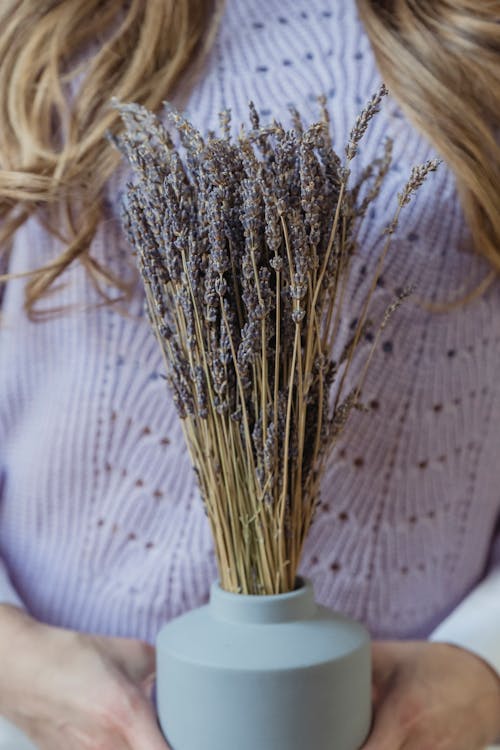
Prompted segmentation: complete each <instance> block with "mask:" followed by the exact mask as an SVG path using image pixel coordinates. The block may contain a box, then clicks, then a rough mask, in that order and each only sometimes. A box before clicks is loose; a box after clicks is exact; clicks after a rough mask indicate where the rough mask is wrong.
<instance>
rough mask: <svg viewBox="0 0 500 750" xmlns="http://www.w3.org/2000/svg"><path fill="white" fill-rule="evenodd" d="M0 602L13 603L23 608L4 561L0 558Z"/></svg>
mask: <svg viewBox="0 0 500 750" xmlns="http://www.w3.org/2000/svg"><path fill="white" fill-rule="evenodd" d="M0 604H13V605H14V606H16V607H21V609H25V607H24V604H23V603H22V601H21V599H20V597H19V595H18V593H17V591H16V590H15V588H14V586H13V585H12V582H11V580H10V577H9V573H8V570H7V568H6V566H5V563H4V562H3V560H2V559H1V558H0Z"/></svg>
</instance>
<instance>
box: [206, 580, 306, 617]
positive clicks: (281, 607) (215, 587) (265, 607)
mask: <svg viewBox="0 0 500 750" xmlns="http://www.w3.org/2000/svg"><path fill="white" fill-rule="evenodd" d="M315 612H316V603H315V601H314V591H313V586H312V583H311V581H310V580H309V579H307V578H301V577H298V578H297V588H296V589H295V590H294V591H289V592H287V593H286V594H273V595H270V596H269V595H267V596H265V595H264V596H260V595H253V594H233V593H231V592H229V591H224V590H223V589H222V588H220V585H219V582H218V581H216V582H214V583H213V584H212V587H211V590H210V614H211V615H212V617H215V618H216V619H218V620H228V621H230V622H241V623H249V624H251V623H256V624H257V623H260V624H265V623H273V622H292V621H294V620H303V619H308V618H309V617H312V616H313V615H314V613H315Z"/></svg>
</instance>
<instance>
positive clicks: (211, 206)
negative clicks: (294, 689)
mask: <svg viewBox="0 0 500 750" xmlns="http://www.w3.org/2000/svg"><path fill="white" fill-rule="evenodd" d="M386 93H387V90H386V89H385V87H382V88H381V89H380V90H379V91H378V92H377V93H376V95H375V96H374V97H373V98H372V99H371V100H370V101H369V103H368V104H367V106H366V107H365V109H364V110H363V111H362V113H361V114H360V116H359V118H358V120H357V122H356V123H355V126H354V128H353V129H352V132H351V135H350V139H349V142H348V144H347V146H346V150H345V159H344V160H342V159H341V158H340V157H339V156H338V154H337V153H336V152H335V150H334V148H333V145H332V140H331V136H330V117H329V113H328V111H327V108H326V104H325V99H324V97H320V98H319V105H320V109H321V119H320V120H319V121H318V122H315V123H313V124H312V125H310V126H309V127H305V126H304V124H303V122H302V120H301V117H300V115H299V113H298V112H297V111H296V110H294V109H292V115H293V128H292V129H290V130H285V129H284V128H283V126H282V125H281V124H280V123H279V122H276V121H273V123H272V124H270V125H261V123H260V121H259V116H258V114H257V111H256V109H255V107H254V105H253V104H252V103H250V105H249V109H250V125H251V127H250V128H249V129H248V130H246V129H245V127H244V126H241V130H240V133H239V135H238V137H237V138H236V139H235V140H233V139H232V138H231V134H230V113H229V112H228V111H225V112H222V113H221V114H220V122H221V133H220V134H219V135H216V134H215V133H214V132H209V134H208V136H207V137H205V138H204V137H202V135H201V133H200V132H198V130H197V129H196V128H195V127H193V125H192V124H190V123H189V122H188V120H187V119H185V118H184V117H183V116H182V115H181V114H180V113H179V112H178V111H176V110H175V108H173V107H172V106H170V105H169V104H168V103H165V104H164V106H165V116H166V120H167V122H168V124H169V125H170V126H171V128H169V129H167V128H166V127H165V126H164V125H163V124H162V122H161V121H160V120H159V119H158V118H157V117H156V116H155V115H153V114H152V113H151V112H149V111H148V110H147V109H145V108H143V107H141V106H139V105H136V104H120V103H119V102H117V101H116V100H114V101H113V106H115V107H117V108H118V110H119V111H120V114H121V117H122V120H123V123H124V125H125V131H124V133H123V134H122V135H120V136H118V137H116V136H111V135H110V136H109V137H110V139H111V140H112V142H113V143H114V144H115V146H116V147H117V148H118V149H119V150H120V151H121V152H122V153H123V154H124V156H125V157H126V158H127V159H128V161H129V163H130V165H131V166H132V168H133V172H134V174H135V176H136V178H137V179H136V181H135V183H133V184H132V183H130V184H128V186H127V188H128V189H127V201H126V203H125V204H124V207H123V222H124V226H125V228H126V232H127V235H128V237H129V239H130V241H131V244H132V246H133V248H134V252H135V254H136V260H137V262H138V266H139V269H140V272H141V275H142V279H143V282H144V286H145V291H146V302H147V309H148V315H149V319H150V322H151V325H152V327H153V329H154V332H155V334H156V337H157V339H158V342H159V345H160V347H161V350H162V352H163V354H164V359H165V367H166V377H167V380H168V385H169V387H170V390H171V393H172V396H173V399H174V401H175V404H176V407H177V410H178V413H179V416H180V418H181V420H182V423H183V428H184V434H185V438H186V443H187V446H188V448H189V451H190V455H191V459H192V463H193V466H194V470H195V473H196V476H197V479H198V482H199V486H200V490H201V495H202V498H203V501H204V505H205V510H206V513H207V515H208V518H209V522H210V524H211V530H212V532H213V538H214V542H215V550H216V557H217V563H218V572H219V580H220V583H221V586H222V587H223V588H224V589H226V590H227V591H231V592H236V593H244V594H277V593H282V592H286V591H290V590H293V588H294V584H295V579H296V572H297V568H298V565H299V561H300V556H301V550H302V547H303V544H304V540H305V538H306V535H307V533H308V530H309V528H310V525H311V522H312V520H313V517H314V514H315V509H316V507H317V505H318V502H319V494H320V481H321V477H322V473H323V469H324V466H325V459H326V458H327V456H328V455H329V454H330V452H331V449H332V445H333V444H334V442H335V440H336V439H337V437H338V435H339V433H340V432H341V430H342V428H343V427H344V425H345V423H346V420H347V418H348V416H349V414H350V412H351V411H352V410H353V409H365V408H366V407H364V406H363V404H362V402H361V391H362V386H363V380H364V376H365V375H366V369H367V367H368V365H369V361H370V358H371V356H372V354H373V351H374V349H375V347H376V345H377V342H378V337H379V335H380V332H381V330H383V328H384V327H385V326H386V324H387V322H388V320H389V317H390V316H391V314H392V313H393V312H394V310H395V309H396V308H397V307H398V306H399V304H400V303H401V302H402V300H403V299H404V298H405V297H406V296H407V295H408V293H409V291H410V290H403V291H402V292H401V294H400V295H399V296H398V297H397V298H395V299H394V301H393V303H392V304H391V305H390V306H389V307H388V308H387V310H386V312H385V315H384V316H383V319H382V320H381V321H380V323H379V325H378V332H377V335H376V336H375V337H374V340H373V344H372V347H371V350H370V352H369V355H368V357H367V360H366V363H365V365H364V367H363V370H362V373H363V375H362V377H361V380H360V381H359V382H358V383H357V385H356V386H355V387H354V388H351V389H350V390H349V392H348V393H345V384H346V379H347V373H348V371H349V368H350V365H351V363H352V359H353V354H354V352H355V350H356V347H357V345H358V342H359V341H360V339H361V337H362V335H363V333H364V331H365V330H366V326H367V324H368V322H369V321H368V318H367V313H368V307H369V301H370V297H371V295H372V292H373V290H374V288H375V284H376V281H377V278H378V276H379V275H380V272H381V269H382V264H383V261H384V258H385V255H386V253H387V251H388V248H389V245H390V242H391V238H392V235H393V234H394V232H395V230H396V228H397V225H398V218H399V213H400V211H401V208H402V207H403V206H404V205H405V204H407V203H408V202H409V201H410V198H411V196H412V194H413V193H414V192H415V191H416V190H417V188H418V187H419V186H420V185H421V184H422V182H423V181H424V179H425V177H426V175H427V174H428V173H429V172H430V171H432V170H434V169H435V168H436V166H437V162H435V161H430V162H427V163H426V164H424V165H422V166H420V167H416V168H414V170H413V172H412V174H411V177H410V179H409V181H408V183H407V184H406V186H405V187H404V188H403V190H402V192H401V193H400V194H399V202H398V206H397V210H396V213H395V216H394V219H393V221H392V223H391V224H390V225H389V226H388V227H386V229H385V234H386V237H385V242H384V243H383V248H382V250H381V253H380V256H379V259H378V263H377V267H376V273H375V275H374V278H373V282H372V284H371V288H370V290H369V292H368V294H367V296H366V299H365V300H364V303H363V307H362V310H361V311H360V314H359V316H358V323H357V327H356V329H355V331H354V332H353V335H352V338H351V339H350V340H349V341H348V343H347V345H346V346H345V348H344V351H343V353H342V355H341V357H340V358H339V359H338V361H333V359H332V354H331V353H332V345H333V341H334V340H335V337H336V335H337V333H338V330H339V325H340V321H341V313H342V307H343V302H344V300H345V290H346V281H347V279H348V274H349V268H350V259H351V257H352V256H353V254H354V253H355V252H356V247H357V238H358V233H359V227H360V224H361V222H362V221H363V218H364V217H365V216H366V213H367V209H368V207H369V206H370V204H371V203H372V201H374V200H375V199H376V197H377V195H378V193H379V191H380V187H381V185H382V183H383V180H384V178H385V176H386V174H387V172H388V169H389V167H390V164H391V152H392V143H391V141H390V140H389V139H388V140H387V141H386V145H385V152H384V153H383V154H382V155H381V156H380V158H378V159H377V160H375V161H374V162H373V163H372V164H369V165H368V166H367V167H366V168H365V169H364V170H363V172H362V173H361V175H360V177H359V178H358V179H357V181H356V182H355V184H353V185H351V184H350V179H349V178H350V175H351V169H350V164H351V162H352V160H353V159H354V158H355V156H356V154H357V152H358V148H359V144H360V141H361V139H362V137H363V135H364V134H365V132H366V130H367V127H368V124H369V122H370V120H371V119H372V117H373V116H374V115H375V114H376V112H377V111H378V110H379V107H380V103H381V100H382V97H383V96H385V95H386ZM334 384H335V389H334ZM334 390H335V396H334V397H333V393H334Z"/></svg>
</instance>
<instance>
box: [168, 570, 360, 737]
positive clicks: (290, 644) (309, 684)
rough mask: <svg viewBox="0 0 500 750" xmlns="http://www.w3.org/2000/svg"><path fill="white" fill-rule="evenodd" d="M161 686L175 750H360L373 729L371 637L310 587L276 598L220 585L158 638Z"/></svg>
mask: <svg viewBox="0 0 500 750" xmlns="http://www.w3.org/2000/svg"><path fill="white" fill-rule="evenodd" d="M157 680H158V682H157V708H158V718H159V722H160V726H161V728H162V731H163V733H164V735H165V738H166V740H167V741H168V743H169V745H170V747H171V748H172V750H359V748H360V747H361V745H362V744H363V742H364V740H365V738H366V736H367V735H368V732H369V729H370V723H371V658H370V638H369V634H368V632H367V630H366V629H365V628H364V627H363V626H362V625H360V624H359V623H357V622H355V621H353V620H350V619H348V618H346V617H344V616H343V615H341V614H339V613H336V612H333V611H331V610H330V609H327V608H325V607H323V606H320V605H318V604H316V602H315V598H314V591H313V586H312V583H311V581H310V580H309V579H307V578H297V581H296V587H295V589H294V591H292V592H289V593H286V594H277V595H273V596H253V595H245V594H232V593H228V592H227V591H224V590H223V589H222V588H221V587H220V586H219V583H218V582H215V583H213V584H212V587H211V592H210V601H209V603H208V604H207V605H205V606H203V607H200V608H198V609H195V610H192V611H191V612H188V613H187V614H184V615H182V616H180V617H178V618H176V619H174V620H172V621H170V622H169V623H167V625H165V626H164V627H163V629H162V630H161V631H160V633H159V636H158V640H157Z"/></svg>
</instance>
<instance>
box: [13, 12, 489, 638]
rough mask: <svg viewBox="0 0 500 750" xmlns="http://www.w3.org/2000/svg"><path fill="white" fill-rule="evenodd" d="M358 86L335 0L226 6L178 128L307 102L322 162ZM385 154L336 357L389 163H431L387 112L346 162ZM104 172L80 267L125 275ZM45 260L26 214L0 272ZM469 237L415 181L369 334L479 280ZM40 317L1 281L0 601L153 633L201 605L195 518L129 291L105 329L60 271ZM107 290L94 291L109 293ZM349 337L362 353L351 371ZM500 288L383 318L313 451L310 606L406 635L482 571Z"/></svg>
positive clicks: (380, 213) (198, 511)
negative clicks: (362, 407)
mask: <svg viewBox="0 0 500 750" xmlns="http://www.w3.org/2000/svg"><path fill="white" fill-rule="evenodd" d="M379 82H380V78H379V74H378V72H377V70H376V67H375V63H374V58H373V54H372V52H371V50H370V46H369V42H368V38H367V36H366V34H365V32H364V31H363V29H362V26H361V25H360V22H359V20H358V19H357V16H356V10H355V4H354V0H346V1H345V2H335V3H334V2H330V3H329V2H325V1H324V0H279V2H278V0H252V2H246V0H229V3H228V9H227V11H226V14H225V17H224V19H223V23H222V26H221V29H220V31H219V34H218V38H217V42H216V45H215V47H214V49H213V51H212V53H211V56H210V58H209V61H208V63H207V66H206V71H205V74H204V77H203V79H202V80H201V81H200V83H199V84H198V85H197V87H196V89H195V90H194V92H193V94H192V96H191V98H190V101H189V104H188V114H189V116H190V117H191V118H192V119H193V120H194V122H195V123H196V124H197V125H198V127H200V128H201V129H202V130H206V129H208V128H214V127H216V125H217V112H218V111H219V110H220V109H223V108H225V107H231V109H232V112H233V118H234V127H235V129H236V127H237V125H238V124H239V122H240V121H242V120H244V119H246V104H247V101H248V99H250V98H251V99H253V100H254V101H255V103H256V106H257V108H258V110H259V111H260V113H261V115H262V118H263V120H266V119H268V118H271V117H272V116H276V117H277V118H278V119H281V120H282V121H283V122H284V123H285V124H287V123H289V122H290V116H289V114H288V110H287V104H288V103H289V102H292V103H294V104H295V105H296V106H297V108H298V109H299V110H300V111H302V112H303V113H304V115H305V117H306V119H308V120H309V121H310V120H312V119H313V118H315V117H316V115H317V109H316V104H315V98H316V96H317V94H319V93H321V92H324V93H325V94H326V95H327V97H328V104H329V107H330V109H331V111H332V113H333V115H334V131H335V142H336V145H337V147H338V148H339V149H340V148H341V146H342V144H343V143H344V142H345V140H346V138H347V135H348V132H349V128H350V126H351V124H352V123H353V121H354V119H355V117H356V115H357V113H358V111H359V109H360V107H361V106H362V104H363V103H364V102H365V100H366V99H368V98H369V96H370V95H371V94H372V93H373V92H374V91H375V90H376V88H377V86H378V84H379ZM387 134H389V135H391V136H392V137H393V138H394V140H395V164H394V166H393V168H392V170H391V172H390V175H389V178H388V181H387V184H386V187H385V189H384V191H383V193H382V195H381V197H380V199H379V200H378V203H377V205H376V207H375V208H374V209H373V210H372V212H371V214H370V219H369V222H368V223H367V226H366V227H365V230H364V232H363V236H362V246H361V247H362V249H361V250H360V253H359V255H358V256H357V257H356V258H355V259H354V264H353V273H352V277H351V283H350V289H349V295H348V299H349V305H348V309H347V311H346V316H345V318H344V320H343V326H342V330H341V337H340V340H339V342H338V346H339V348H340V347H341V346H342V343H343V341H345V339H346V337H347V336H349V332H350V329H351V326H353V325H355V318H356V316H357V315H358V314H359V309H360V302H361V300H362V299H363V295H364V294H365V292H366V289H367V285H368V284H369V283H370V278H371V275H372V273H373V269H374V263H375V258H376V251H377V249H379V247H380V232H381V229H382V228H383V226H384V225H385V223H386V222H387V221H388V220H389V219H390V218H391V217H392V214H393V211H394V208H395V203H396V196H397V192H398V191H399V190H400V189H401V186H402V185H403V183H404V181H405V179H406V177H407V175H408V173H409V171H410V168H411V166H412V165H413V164H415V163H417V162H421V161H424V160H425V159H426V158H429V157H430V156H433V155H434V154H433V151H432V149H431V147H430V146H429V144H428V143H426V141H425V140H424V139H423V138H422V137H420V136H419V135H418V134H417V133H416V131H415V130H414V129H413V128H412V126H411V125H410V124H409V123H408V122H407V121H406V120H405V119H404V118H403V117H402V115H401V112H400V111H399V109H398V107H397V105H396V103H395V102H394V100H392V99H390V98H389V99H387V100H386V103H385V105H384V109H383V112H382V113H381V114H380V116H379V117H378V118H376V120H375V121H374V122H373V127H372V128H371V129H370V131H369V133H368V135H367V138H366V141H365V146H364V148H363V151H362V153H361V154H360V156H359V157H357V161H358V167H357V168H358V169H359V168H360V166H361V165H362V164H363V163H366V161H367V160H371V159H372V158H373V157H374V155H375V154H376V153H377V152H378V151H380V149H381V148H382V147H383V142H384V138H385V136H386V135H387ZM124 177H125V175H124V170H122V172H121V173H118V174H117V175H116V178H114V179H113V181H112V182H111V183H110V186H109V201H108V202H107V206H106V209H107V219H106V221H105V222H104V223H103V225H102V226H101V228H100V230H99V234H98V236H97V237H96V239H95V241H94V244H93V247H92V253H93V255H94V256H95V257H96V258H98V259H100V260H102V261H103V262H105V263H106V264H108V265H110V266H111V267H112V268H114V269H115V270H116V271H117V272H119V273H121V274H126V275H127V276H130V275H134V274H136V272H135V269H134V268H133V266H132V265H131V263H130V250H129V248H128V246H127V244H126V241H125V240H124V237H123V235H122V233H121V230H120V226H119V222H118V218H117V216H118V211H117V206H118V200H119V191H120V188H123V179H124ZM61 249H62V245H61V244H60V243H59V242H58V241H57V240H56V239H54V238H53V237H51V236H49V235H48V234H47V233H46V232H45V230H44V229H43V228H42V227H41V226H40V225H39V224H38V223H37V221H36V220H30V221H29V222H28V223H27V224H26V225H25V226H24V227H23V228H22V229H21V230H20V231H19V232H18V233H17V235H16V239H15V246H14V252H13V253H12V256H11V262H10V265H9V268H8V270H9V271H21V270H26V269H28V268H34V267H36V266H38V265H40V264H42V263H44V262H47V261H49V260H50V259H51V258H54V257H56V256H57V254H58V253H59V252H60V251H61ZM470 250H471V242H470V239H469V236H468V233H467V230H466V227H465V222H464V218H463V215H462V212H461V209H460V207H459V203H458V200H457V195H456V190H455V184H454V180H453V177H452V175H451V173H450V172H449V171H448V170H447V169H446V167H443V168H442V169H440V171H439V172H438V173H437V174H435V175H432V176H431V178H430V179H429V181H428V183H427V184H426V186H425V187H424V189H423V190H422V191H421V192H420V194H419V195H418V198H417V200H416V201H415V203H414V204H413V206H412V207H411V208H409V209H407V210H406V213H405V214H404V215H403V219H402V223H401V227H400V230H399V234H398V239H397V241H396V242H395V244H394V246H393V248H392V251H391V253H390V255H389V257H388V260H387V263H386V269H385V271H384V273H383V278H382V279H381V281H380V284H379V285H378V287H377V289H376V293H375V297H374V306H373V317H374V319H375V320H378V319H379V318H380V316H381V315H382V312H383V310H384V308H385V306H386V305H387V304H388V303H389V302H390V301H391V300H392V299H393V296H394V292H395V290H396V289H398V288H399V287H402V286H404V285H406V284H409V283H412V284H416V285H417V292H416V298H418V299H428V300H433V301H446V300H450V299H452V298H454V297H455V296H456V295H457V294H460V293H464V292H465V291H466V290H468V289H470V288H472V287H474V285H475V284H477V283H478V282H479V281H480V280H481V279H482V278H483V277H484V276H485V275H486V273H487V271H488V266H487V264H486V263H485V262H484V261H483V260H481V259H480V258H479V257H477V256H475V255H473V254H472V253H471V252H470ZM65 282H66V283H65V286H64V288H60V289H59V290H58V291H57V292H56V294H55V295H54V297H53V298H52V299H51V300H50V301H49V302H50V305H51V306H52V305H54V304H61V305H73V306H74V309H73V311H72V312H71V313H69V314H66V315H64V316H62V317H59V318H57V319H55V320H52V321H50V322H46V323H42V324H32V323H30V322H28V321H27V320H26V318H25V317H24V315H23V313H22V300H23V284H24V282H23V281H22V280H19V281H12V282H10V283H9V284H8V286H7V288H6V290H5V294H4V297H3V306H2V307H3V316H4V320H3V326H2V329H1V331H0V555H1V561H0V600H2V601H17V597H19V599H20V600H21V601H22V602H23V603H24V605H25V606H26V607H27V608H28V610H29V611H30V612H31V613H32V614H33V615H34V616H36V617H37V618H40V619H42V620H44V621H46V622H49V623H55V624H59V625H63V626H68V627H71V628H75V629H80V630H89V631H94V632H99V633H103V634H114V635H128V636H138V637H142V638H146V639H153V638H154V636H155V634H156V632H157V631H158V629H159V627H160V626H161V624H162V623H163V622H165V621H166V620H168V619H169V618H172V617H174V616H175V615H178V614H180V613H181V612H183V611H184V610H187V609H190V608H192V607H195V606H197V605H199V604H201V603H202V602H204V601H206V599H207V596H208V592H209V587H210V583H211V581H212V580H213V579H214V578H215V577H216V567H215V562H214V555H213V546H212V542H211V538H210V533H209V528H208V522H207V518H206V516H205V515H204V512H203V508H202V504H201V500H200V498H199V495H198V491H197V487H196V484H195V481H194V475H193V472H192V470H191V467H190V463H189V459H188V456H187V453H186V451H185V449H184V445H183V440H182V433H181V428H180V424H179V421H178V418H177V415H176V413H175V410H174V408H173V405H172V403H171V400H170V398H169V396H168V393H167V391H166V387H165V382H164V380H163V379H162V378H161V377H160V374H161V373H162V371H163V367H162V360H161V355H160V351H159V348H158V346H157V343H156V341H155V340H154V338H153V335H152V333H151V331H150V328H149V325H148V322H147V320H146V318H145V317H144V315H143V313H142V310H143V295H142V290H141V287H140V284H139V283H137V293H136V297H135V300H134V302H133V304H132V306H131V307H130V309H129V310H128V313H129V316H128V317H124V316H121V315H120V314H119V311H118V310H117V309H115V308H113V307H103V306H101V307H98V308H95V307H92V305H93V303H95V302H97V301H99V300H98V296H97V294H96V292H95V291H94V289H93V288H92V286H91V284H90V282H89V281H88V278H87V277H86V275H85V272H84V271H83V269H82V268H80V267H75V268H72V269H71V270H70V271H69V272H68V273H67V274H66V276H65ZM109 291H111V289H110V290H109ZM369 346H370V341H368V340H367V341H365V342H363V346H362V347H361V351H360V353H359V356H358V360H359V361H358V360H357V361H356V363H355V369H354V371H353V377H354V376H355V374H356V368H358V367H360V365H361V362H362V361H363V360H364V357H365V355H366V352H367V351H368V347H369ZM499 373H500V288H499V285H498V283H496V284H495V285H494V286H492V287H490V289H489V290H488V292H487V293H486V294H485V295H484V296H483V297H482V298H481V299H479V300H476V301H474V302H473V303H472V304H470V305H468V306H467V307H461V308H460V309H458V310H455V311H453V312H450V313H447V314H435V313H429V312H426V311H425V310H424V309H422V307H420V306H419V305H418V304H417V302H416V300H414V301H413V302H410V303H409V304H407V305H405V306H404V307H403V308H402V309H401V310H399V311H398V313H397V315H396V316H395V317H394V318H393V322H392V323H391V325H390V326H389V327H388V328H387V329H386V330H385V331H384V336H383V337H382V341H381V343H380V346H379V347H378V349H377V352H376V355H375V357H374V360H373V366H372V368H371V371H370V374H369V377H368V379H367V383H366V388H365V392H364V399H365V401H366V402H367V403H370V404H371V406H372V408H373V412H372V414H370V415H366V414H358V413H356V414H354V415H353V417H352V418H351V420H350V422H349V424H348V427H347V429H346V431H345V433H344V435H343V438H342V440H341V442H340V443H339V444H338V446H337V448H336V451H335V454H334V456H333V458H332V462H331V466H330V468H329V471H328V474H327V477H326V480H325V483H324V494H323V504H322V507H321V508H320V510H319V511H318V514H317V517H316V520H315V523H314V526H313V528H312V530H311V534H310V537H309V538H308V541H307V544H306V548H305V551H304V556H303V563H302V567H301V572H302V573H304V574H306V575H308V576H310V577H311V578H312V579H313V582H314V586H315V591H316V595H317V599H318V601H320V602H321V603H324V604H326V605H329V606H331V607H334V608H339V609H341V610H343V611H344V612H346V613H348V614H350V615H353V616H354V617H356V618H360V619H361V620H363V621H365V622H366V623H367V625H368V626H369V627H370V629H371V631H372V633H373V634H374V635H376V636H391V637H410V636H411V637H425V636H427V635H428V634H429V633H430V632H431V630H432V629H433V628H434V627H435V626H436V625H437V624H438V623H439V622H440V621H441V620H442V619H443V618H445V616H446V615H447V614H448V613H449V612H450V611H451V610H452V609H454V608H455V607H456V605H457V604H458V603H459V602H460V601H461V600H462V599H463V598H464V597H465V596H466V595H467V594H468V592H469V591H470V590H471V589H472V588H473V587H474V586H475V585H476V584H477V583H478V582H479V581H480V580H481V579H482V578H483V577H484V576H485V575H486V574H487V572H488V567H489V566H491V565H492V562H493V558H492V554H491V553H492V550H493V545H494V541H495V527H496V523H497V520H498V517H499V511H500V461H499V446H500V378H499Z"/></svg>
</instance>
